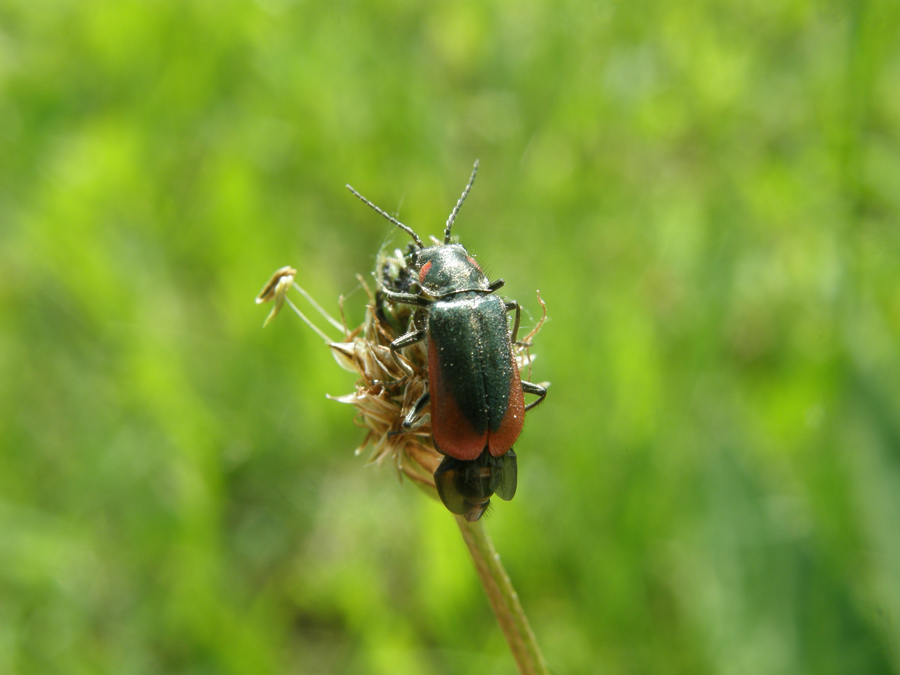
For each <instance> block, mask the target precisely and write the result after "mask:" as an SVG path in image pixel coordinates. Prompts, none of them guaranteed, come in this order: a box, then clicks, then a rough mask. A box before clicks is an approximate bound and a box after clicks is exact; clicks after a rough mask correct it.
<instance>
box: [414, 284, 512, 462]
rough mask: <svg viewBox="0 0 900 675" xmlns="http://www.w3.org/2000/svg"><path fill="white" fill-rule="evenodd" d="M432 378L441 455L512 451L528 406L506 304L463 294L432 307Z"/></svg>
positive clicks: (433, 415) (489, 297) (493, 297)
mask: <svg viewBox="0 0 900 675" xmlns="http://www.w3.org/2000/svg"><path fill="white" fill-rule="evenodd" d="M428 377H429V391H430V394H431V430H432V434H433V436H434V440H435V444H436V445H437V447H438V449H439V450H441V451H442V452H444V453H445V454H447V455H450V456H451V457H456V458H457V459H462V460H471V459H475V458H476V457H478V456H479V455H480V454H481V453H482V451H483V450H484V449H485V448H488V449H489V451H490V453H491V454H492V455H493V456H495V457H500V456H502V455H504V454H505V453H506V452H507V451H508V450H509V449H510V448H511V447H512V446H513V443H515V441H516V439H517V438H518V436H519V433H520V432H521V430H522V422H523V419H524V414H525V403H524V398H523V394H522V385H521V380H520V377H519V369H518V367H517V366H516V362H515V359H514V357H513V351H512V345H511V344H510V339H509V329H508V327H507V321H506V307H505V305H504V303H503V300H501V299H500V298H499V297H498V296H496V295H484V294H481V293H460V294H458V295H456V296H454V297H452V298H446V299H442V300H441V301H440V302H438V303H435V304H433V305H432V307H431V311H430V312H429V317H428Z"/></svg>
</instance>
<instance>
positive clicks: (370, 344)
mask: <svg viewBox="0 0 900 675" xmlns="http://www.w3.org/2000/svg"><path fill="white" fill-rule="evenodd" d="M295 274H296V271H295V270H294V269H293V268H291V267H283V268H281V269H280V270H278V271H276V272H275V274H273V275H272V278H271V279H270V280H269V281H268V283H267V284H266V285H265V287H264V288H263V291H262V292H261V293H260V294H259V297H257V299H256V302H257V303H263V302H268V301H269V300H274V301H275V308H274V309H273V310H272V312H271V313H270V314H269V318H268V319H266V323H268V322H269V320H271V319H272V318H273V317H274V316H275V315H276V314H277V312H278V310H279V309H280V307H281V306H282V304H283V303H284V302H287V303H288V304H289V305H290V306H291V308H292V309H293V310H294V311H295V312H296V313H297V314H298V315H299V316H300V317H301V319H303V321H304V322H305V323H306V324H307V325H309V326H310V327H311V328H312V329H313V330H315V331H316V333H317V334H319V335H320V336H322V337H323V338H324V339H325V340H326V344H327V346H328V347H329V348H330V349H331V353H332V356H334V359H335V360H336V361H337V363H338V365H340V366H341V368H343V369H344V370H349V371H351V372H354V373H356V374H357V375H358V377H359V379H358V380H357V382H356V389H355V391H353V392H352V393H350V394H347V395H345V396H334V397H332V396H330V397H329V398H331V399H332V400H334V401H338V402H339V403H347V404H349V405H352V406H354V407H355V408H356V410H357V416H356V423H357V424H358V425H359V426H361V427H363V428H365V429H366V430H367V434H366V436H365V438H364V439H363V441H362V443H361V444H360V445H359V447H358V448H357V449H356V454H362V453H363V451H364V450H365V449H366V448H367V447H369V446H371V452H370V454H369V459H368V463H369V464H381V463H383V462H384V461H385V460H386V459H387V460H389V461H391V462H393V464H394V466H395V467H396V469H397V471H398V475H400V476H401V477H402V476H404V475H405V476H406V477H408V478H410V479H411V480H413V481H414V482H415V483H416V484H417V485H419V486H422V487H424V488H425V489H426V491H427V492H429V494H431V495H432V496H433V497H435V498H437V490H436V488H435V484H434V472H435V470H436V469H437V467H438V465H439V464H440V463H441V460H442V459H443V457H444V456H443V455H442V454H441V453H439V452H438V451H437V450H436V449H435V447H434V441H433V440H432V436H431V424H430V419H429V417H428V415H427V414H426V415H425V416H423V417H422V419H421V422H420V423H417V424H416V426H415V427H414V428H413V429H407V428H404V427H403V421H404V419H406V417H407V416H408V415H409V414H410V412H411V411H412V410H413V409H414V408H415V405H416V403H417V402H418V401H419V399H420V398H421V396H422V394H423V393H424V392H425V391H426V389H427V386H428V361H427V354H426V351H425V347H424V345H423V344H422V343H417V344H414V345H411V346H409V347H406V348H405V349H404V350H403V354H402V355H400V356H398V358H399V359H400V360H401V361H402V363H403V366H404V367H402V368H401V366H400V365H398V364H397V362H396V361H395V359H394V356H393V355H392V353H391V350H390V347H389V345H390V343H391V342H392V341H394V340H395V339H397V338H398V337H400V336H401V335H403V334H404V333H406V332H407V331H408V330H409V328H410V326H411V324H412V323H414V322H415V320H416V318H417V317H416V314H415V312H416V309H415V308H413V307H410V306H408V305H395V304H392V303H390V302H387V301H386V300H385V298H384V297H383V294H382V293H381V292H380V291H379V292H376V293H375V294H373V293H372V292H371V290H370V289H369V288H368V286H367V285H366V283H365V281H364V280H363V279H362V278H361V277H359V281H360V284H361V285H362V287H363V289H364V290H365V291H366V293H367V295H368V296H369V303H368V305H367V306H366V317H365V320H364V321H363V323H362V325H361V326H358V327H357V328H355V329H353V330H350V329H349V328H348V327H347V325H346V321H341V322H338V321H337V320H335V319H333V318H332V317H331V316H329V315H328V314H327V313H326V312H325V311H324V310H323V309H322V308H321V307H319V306H318V304H316V303H315V301H314V300H313V299H312V298H311V297H310V296H309V294H307V293H306V291H304V290H303V289H302V288H301V287H300V286H298V285H297V284H295V283H294V281H293V279H294V275H295ZM376 278H377V280H378V284H379V288H383V287H391V288H398V287H401V288H404V289H405V288H406V287H408V286H409V285H410V284H413V283H415V280H414V279H412V278H411V277H410V275H409V267H408V266H407V264H406V259H405V257H404V254H403V253H402V252H401V251H399V250H396V251H394V252H393V253H390V254H389V253H386V252H385V251H382V252H381V253H380V254H379V256H378V258H377V261H376ZM290 288H294V289H295V290H296V291H297V292H299V293H300V294H301V295H303V296H304V297H305V298H306V299H307V300H308V301H309V302H310V303H311V304H312V305H313V307H314V308H315V309H316V310H317V311H318V312H319V313H320V314H321V315H322V316H323V317H324V318H325V320H326V321H327V322H328V323H329V324H330V325H332V326H334V327H336V328H338V329H339V330H341V332H342V333H343V337H342V339H341V340H340V341H330V340H329V339H328V337H327V335H326V334H325V333H324V332H323V331H322V330H321V329H319V328H318V327H317V326H316V325H315V324H313V323H312V322H311V321H310V320H309V319H308V318H307V317H306V316H305V315H304V314H303V313H302V312H301V311H300V310H299V309H298V308H297V307H296V306H295V305H294V304H293V303H292V302H291V300H290V299H289V298H287V297H286V293H287V291H288V290H289V289H290ZM342 300H343V299H341V301H340V302H341V303H342ZM538 300H539V302H540V303H541V306H542V308H543V309H544V314H543V316H542V317H541V320H540V321H539V322H538V324H537V326H535V328H534V329H533V330H532V331H531V333H529V334H528V335H527V336H525V338H524V339H523V340H521V341H520V342H518V343H517V344H515V345H513V349H514V353H515V358H516V362H517V363H518V366H519V370H520V371H522V372H523V373H530V367H531V363H532V362H533V360H534V357H533V356H532V355H531V354H530V353H529V347H530V341H531V338H532V337H534V335H535V334H536V333H537V332H538V331H539V330H540V328H541V326H542V325H543V323H544V319H545V318H546V307H544V302H543V300H541V299H540V294H538ZM341 314H342V316H343V309H342V311H341ZM404 371H406V372H404ZM525 378H526V376H525V375H523V379H525Z"/></svg>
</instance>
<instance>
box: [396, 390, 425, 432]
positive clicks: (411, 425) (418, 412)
mask: <svg viewBox="0 0 900 675" xmlns="http://www.w3.org/2000/svg"><path fill="white" fill-rule="evenodd" d="M430 400H431V395H430V394H429V393H428V392H427V391H426V392H425V393H424V394H422V396H420V397H419V400H418V401H416V404H415V405H414V406H413V408H412V410H410V411H409V412H408V413H407V414H406V417H404V418H403V428H404V429H406V430H407V431H410V430H412V429H418V428H419V427H420V426H422V425H423V424H425V416H424V415H422V411H423V410H424V409H425V406H426V405H428V402H429V401H430ZM416 418H418V419H416Z"/></svg>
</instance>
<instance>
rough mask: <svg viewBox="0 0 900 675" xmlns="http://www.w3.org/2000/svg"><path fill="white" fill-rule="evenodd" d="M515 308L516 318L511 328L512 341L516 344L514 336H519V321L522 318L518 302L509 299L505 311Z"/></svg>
mask: <svg viewBox="0 0 900 675" xmlns="http://www.w3.org/2000/svg"><path fill="white" fill-rule="evenodd" d="M513 310H516V319H515V321H513V329H512V333H511V335H512V342H513V344H516V338H517V337H518V336H519V321H520V320H521V319H522V308H521V307H520V306H519V303H518V302H516V301H515V300H510V301H509V302H507V303H506V311H507V312H511V311H513Z"/></svg>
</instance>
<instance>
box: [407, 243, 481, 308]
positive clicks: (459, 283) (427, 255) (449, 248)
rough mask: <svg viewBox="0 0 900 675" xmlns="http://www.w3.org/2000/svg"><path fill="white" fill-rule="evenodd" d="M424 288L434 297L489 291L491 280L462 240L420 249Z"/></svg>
mask: <svg viewBox="0 0 900 675" xmlns="http://www.w3.org/2000/svg"><path fill="white" fill-rule="evenodd" d="M415 264H416V266H417V267H418V269H419V285H420V287H421V288H422V291H423V292H424V293H425V294H427V295H430V296H432V297H435V298H439V297H443V296H445V295H450V294H452V293H461V292H463V291H490V281H488V278H487V277H486V276H485V274H484V272H482V271H481V268H480V267H479V266H478V263H476V262H475V259H474V258H472V256H470V255H469V253H468V252H467V251H466V249H465V248H463V247H462V245H460V244H442V245H439V246H431V247H429V248H426V249H422V250H421V251H418V254H417V256H416V260H415Z"/></svg>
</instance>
